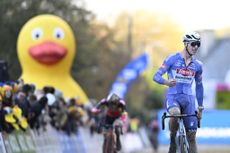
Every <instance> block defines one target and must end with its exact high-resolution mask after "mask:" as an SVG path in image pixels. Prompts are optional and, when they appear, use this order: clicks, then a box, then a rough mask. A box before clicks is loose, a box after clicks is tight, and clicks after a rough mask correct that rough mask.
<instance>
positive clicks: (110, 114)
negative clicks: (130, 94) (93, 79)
mask: <svg viewBox="0 0 230 153" xmlns="http://www.w3.org/2000/svg"><path fill="white" fill-rule="evenodd" d="M103 110H104V113H105V117H104V118H103V119H102V120H101V121H99V122H101V123H100V125H99V126H100V127H99V128H105V129H102V130H105V131H106V130H107V129H106V125H115V127H122V126H123V124H124V122H125V121H126V119H127V112H126V104H125V101H124V100H122V99H121V98H120V97H119V96H118V95H116V94H112V95H111V96H108V98H104V99H102V100H101V101H100V102H99V103H98V104H97V105H96V107H94V108H93V109H92V112H93V113H94V114H98V113H103ZM119 129H121V128H115V134H116V150H118V151H119V150H121V142H120V137H119V136H120V134H121V133H122V131H119ZM105 134H106V132H105Z"/></svg>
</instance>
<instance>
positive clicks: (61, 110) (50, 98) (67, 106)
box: [0, 79, 90, 135]
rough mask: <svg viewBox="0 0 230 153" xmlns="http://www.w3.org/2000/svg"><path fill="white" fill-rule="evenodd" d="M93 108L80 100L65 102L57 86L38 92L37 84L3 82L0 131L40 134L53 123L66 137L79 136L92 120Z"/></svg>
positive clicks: (0, 86) (73, 98)
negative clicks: (82, 127) (86, 124)
mask: <svg viewBox="0 0 230 153" xmlns="http://www.w3.org/2000/svg"><path fill="white" fill-rule="evenodd" d="M87 109H90V108H88V107H87V105H85V104H84V103H83V102H81V101H80V98H79V97H71V98H69V99H65V98H64V96H63V94H62V92H60V91H58V90H56V89H55V88H54V87H51V86H45V87H43V88H42V89H36V86H35V85H34V84H25V83H24V81H23V80H22V79H20V80H18V81H16V82H4V83H0V131H1V132H7V133H11V132H12V131H14V130H23V131H26V130H27V129H28V128H31V129H35V130H36V131H38V132H39V131H41V130H45V129H46V125H47V124H50V125H52V126H53V127H54V128H55V129H57V130H63V131H65V132H66V133H67V134H69V135H70V134H71V133H76V132H77V131H78V127H79V126H84V125H85V123H86V121H87V120H89V117H88V115H87V112H89V111H87Z"/></svg>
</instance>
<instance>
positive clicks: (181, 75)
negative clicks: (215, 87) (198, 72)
mask: <svg viewBox="0 0 230 153" xmlns="http://www.w3.org/2000/svg"><path fill="white" fill-rule="evenodd" d="M194 76H195V72H194V71H191V70H189V69H187V68H181V69H176V72H175V79H176V82H177V83H188V84H191V83H192V81H193V79H194Z"/></svg>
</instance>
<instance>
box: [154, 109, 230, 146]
mask: <svg viewBox="0 0 230 153" xmlns="http://www.w3.org/2000/svg"><path fill="white" fill-rule="evenodd" d="M164 111H165V110H161V111H159V112H158V123H159V125H160V129H161V130H160V133H159V135H158V136H159V137H158V139H159V142H160V144H169V130H168V119H166V120H165V130H162V128H161V116H162V114H163V112H164ZM229 116H230V110H215V109H210V110H205V111H204V112H203V117H202V120H201V127H200V128H198V130H197V143H198V144H230V119H229Z"/></svg>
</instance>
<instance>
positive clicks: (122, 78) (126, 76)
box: [109, 53, 148, 98]
mask: <svg viewBox="0 0 230 153" xmlns="http://www.w3.org/2000/svg"><path fill="white" fill-rule="evenodd" d="M147 67H148V55H147V54H146V53H144V54H141V55H140V56H139V57H137V58H135V59H134V60H132V61H130V62H129V63H128V64H127V65H126V66H125V67H124V68H123V69H122V71H121V72H120V73H119V74H118V76H117V78H116V80H115V81H114V83H113V85H112V88H111V90H110V92H109V94H111V93H116V94H117V95H118V96H120V97H121V98H124V97H125V94H126V92H127V90H128V86H129V84H130V83H131V82H132V81H133V80H135V79H136V78H137V77H138V76H139V75H140V74H141V73H142V72H143V71H144V70H145V69H146V68H147Z"/></svg>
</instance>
